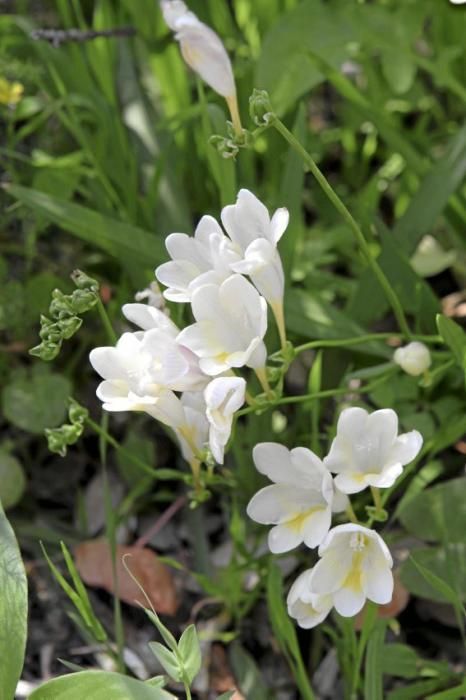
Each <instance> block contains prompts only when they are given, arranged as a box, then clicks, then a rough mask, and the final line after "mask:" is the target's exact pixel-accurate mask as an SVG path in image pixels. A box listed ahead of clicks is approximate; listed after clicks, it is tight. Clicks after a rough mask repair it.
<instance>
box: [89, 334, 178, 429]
mask: <svg viewBox="0 0 466 700" xmlns="http://www.w3.org/2000/svg"><path fill="white" fill-rule="evenodd" d="M151 333H157V331H149V332H148V333H146V334H142V336H143V337H142V338H141V337H138V336H137V335H136V334H135V333H124V334H123V335H122V336H121V338H120V339H119V340H118V342H117V344H116V347H101V348H95V349H94V350H92V351H91V353H90V355H89V359H90V362H91V365H92V366H93V368H94V369H95V371H96V372H97V373H98V374H100V376H101V377H102V378H103V379H104V381H103V382H101V383H100V384H99V386H98V388H97V396H98V398H99V399H100V400H101V401H102V402H103V408H104V409H105V410H106V411H112V412H114V411H144V412H145V413H148V414H150V415H151V416H153V417H154V418H156V419H157V420H160V421H161V422H162V423H165V424H166V425H169V426H171V427H176V426H180V425H183V423H184V411H183V407H182V405H181V402H180V400H179V399H178V397H177V396H176V395H175V394H174V393H173V391H172V390H171V388H170V387H172V386H173V385H174V384H176V381H177V379H178V378H179V376H180V374H181V375H182V374H183V371H184V366H183V363H180V364H179V365H178V366H175V365H176V363H174V365H173V366H167V363H165V364H164V363H163V360H164V359H166V357H164V356H163V355H162V354H160V355H158V357H159V358H161V359H162V362H160V364H159V365H156V364H155V362H154V347H153V346H152V345H151V343H152V340H153V338H152V337H151V335H150V334H151ZM158 349H159V350H160V351H161V350H162V349H161V348H158Z"/></svg>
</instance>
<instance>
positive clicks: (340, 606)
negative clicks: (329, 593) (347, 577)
mask: <svg viewBox="0 0 466 700" xmlns="http://www.w3.org/2000/svg"><path fill="white" fill-rule="evenodd" d="M365 600H366V597H365V595H364V593H363V591H362V589H354V588H341V589H340V590H338V591H336V592H335V593H334V594H333V605H334V607H335V610H336V611H337V613H339V614H340V615H342V616H343V617H353V616H354V615H357V614H358V612H360V611H361V610H362V609H363V607H364V603H365Z"/></svg>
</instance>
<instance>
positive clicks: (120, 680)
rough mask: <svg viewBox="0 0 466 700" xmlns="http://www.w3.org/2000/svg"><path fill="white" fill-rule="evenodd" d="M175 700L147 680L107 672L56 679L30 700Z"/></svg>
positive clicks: (38, 690)
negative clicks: (144, 681)
mask: <svg viewBox="0 0 466 700" xmlns="http://www.w3.org/2000/svg"><path fill="white" fill-rule="evenodd" d="M85 698H89V700H91V698H92V700H110V698H111V700H176V698H175V696H174V695H171V693H167V692H166V691H165V690H162V689H161V688H154V687H152V686H150V685H149V684H147V683H143V682H142V681H138V680H135V679H134V678H129V677H128V676H122V675H120V674H119V673H107V672H106V671H81V672H80V673H71V674H70V675H68V676H61V677H60V678H55V679H54V680H52V681H49V682H48V683H44V685H41V686H40V688H38V689H37V690H35V691H34V692H33V693H32V694H31V695H30V696H29V700H84V699H85Z"/></svg>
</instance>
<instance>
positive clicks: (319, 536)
mask: <svg viewBox="0 0 466 700" xmlns="http://www.w3.org/2000/svg"><path fill="white" fill-rule="evenodd" d="M331 523H332V514H331V510H330V508H319V509H316V510H314V512H313V513H312V514H311V515H310V516H309V517H308V518H306V520H305V521H304V523H303V526H302V528H301V532H302V533H303V540H304V544H305V545H306V546H307V547H310V548H311V549H313V548H314V547H318V546H319V545H320V544H321V543H322V541H323V540H324V538H325V536H326V535H327V533H328V531H329V530H330V526H331Z"/></svg>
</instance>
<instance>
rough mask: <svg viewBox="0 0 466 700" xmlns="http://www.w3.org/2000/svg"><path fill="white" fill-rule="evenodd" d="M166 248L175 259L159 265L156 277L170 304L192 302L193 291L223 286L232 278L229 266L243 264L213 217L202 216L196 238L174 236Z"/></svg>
mask: <svg viewBox="0 0 466 700" xmlns="http://www.w3.org/2000/svg"><path fill="white" fill-rule="evenodd" d="M165 245H166V247H167V250H168V252H169V254H170V257H171V258H172V260H171V261H169V262H166V263H163V265H160V266H159V267H158V268H157V269H156V271H155V274H156V276H157V279H158V280H159V282H161V283H162V284H164V285H165V286H166V287H168V289H166V290H165V292H164V296H165V297H166V299H169V300H170V301H177V302H185V301H191V297H192V293H193V291H194V289H196V288H197V287H200V286H202V285H203V284H209V283H213V284H221V283H222V282H223V281H224V280H225V279H227V277H229V276H230V275H231V274H232V271H231V268H230V265H231V263H234V262H236V261H238V260H240V255H239V254H238V253H236V252H235V251H234V247H233V244H232V243H231V241H230V240H229V239H228V238H227V237H226V236H225V234H224V233H223V231H222V229H221V228H220V226H219V225H218V223H217V221H216V220H215V219H214V218H213V217H212V216H203V217H202V219H201V220H200V221H199V223H198V225H197V228H196V231H195V233H194V237H192V236H187V235H186V234H185V233H171V234H170V235H169V236H168V237H167V239H166V241H165Z"/></svg>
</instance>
